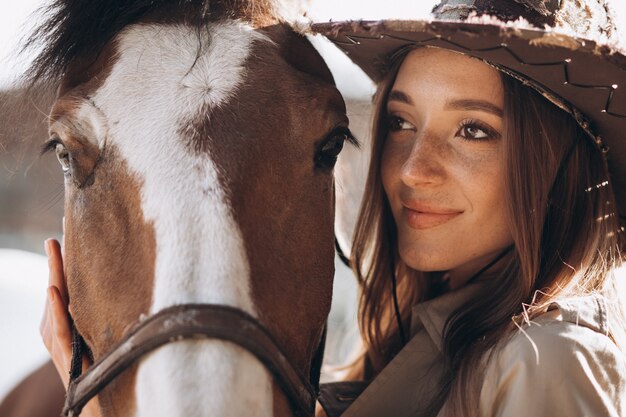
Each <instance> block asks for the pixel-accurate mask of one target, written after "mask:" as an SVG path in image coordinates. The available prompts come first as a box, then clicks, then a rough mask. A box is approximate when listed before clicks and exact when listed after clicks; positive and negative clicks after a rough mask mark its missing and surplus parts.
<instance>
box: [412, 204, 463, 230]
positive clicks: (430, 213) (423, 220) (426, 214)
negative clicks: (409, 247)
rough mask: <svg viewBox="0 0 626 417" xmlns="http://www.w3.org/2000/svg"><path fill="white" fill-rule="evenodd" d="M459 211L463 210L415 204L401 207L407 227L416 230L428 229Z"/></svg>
mask: <svg viewBox="0 0 626 417" xmlns="http://www.w3.org/2000/svg"><path fill="white" fill-rule="evenodd" d="M461 213H463V212H462V211H456V210H449V209H440V208H430V207H419V206H416V205H412V206H410V207H407V205H404V208H403V214H404V218H405V219H406V222H407V224H408V225H409V227H411V228H412V229H416V230H422V229H430V228H431V227H436V226H439V225H442V224H444V223H447V222H449V221H450V220H452V219H454V218H455V217H456V216H458V215H459V214H461Z"/></svg>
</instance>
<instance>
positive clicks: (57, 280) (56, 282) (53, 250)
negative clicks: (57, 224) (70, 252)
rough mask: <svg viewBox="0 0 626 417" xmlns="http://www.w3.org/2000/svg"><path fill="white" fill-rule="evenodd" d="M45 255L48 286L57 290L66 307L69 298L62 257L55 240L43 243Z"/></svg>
mask: <svg viewBox="0 0 626 417" xmlns="http://www.w3.org/2000/svg"><path fill="white" fill-rule="evenodd" d="M45 246H46V253H47V254H48V268H49V270H50V275H49V280H48V285H49V286H55V287H56V288H58V289H59V293H60V295H61V299H62V300H63V302H64V303H65V304H66V305H67V304H68V301H69V297H68V295H67V285H66V282H65V273H64V271H63V257H62V256H61V246H60V245H59V242H58V241H57V240H55V239H48V240H46V242H45Z"/></svg>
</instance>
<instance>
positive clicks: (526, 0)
mask: <svg viewBox="0 0 626 417" xmlns="http://www.w3.org/2000/svg"><path fill="white" fill-rule="evenodd" d="M432 14H433V17H434V18H435V19H437V20H467V19H468V17H470V16H484V15H488V16H493V17H495V18H497V19H498V20H500V21H503V22H508V21H515V20H518V19H519V18H522V19H524V20H526V21H527V22H528V23H530V24H531V25H533V26H536V27H537V28H540V29H545V28H546V26H548V27H549V28H553V29H555V30H557V31H559V32H564V33H566V34H568V35H572V36H576V37H579V38H586V39H598V40H600V39H602V40H609V39H611V38H613V37H615V36H616V31H615V24H614V18H613V13H612V11H611V8H610V5H609V2H608V1H607V0H575V1H574V0H442V1H441V2H440V3H439V4H438V5H436V6H435V7H434V8H433V10H432Z"/></svg>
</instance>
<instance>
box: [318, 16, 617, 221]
mask: <svg viewBox="0 0 626 417" xmlns="http://www.w3.org/2000/svg"><path fill="white" fill-rule="evenodd" d="M311 29H312V31H313V32H314V33H319V34H322V35H324V36H326V37H327V38H328V39H330V40H331V41H332V42H333V43H335V45H337V46H338V47H339V48H340V49H341V50H343V51H344V52H345V53H346V54H347V55H348V56H349V57H350V58H351V59H352V61H354V62H355V63H356V64H357V65H358V66H359V67H361V68H362V69H363V71H365V73H366V74H367V75H368V76H369V77H370V78H371V79H372V80H374V81H375V82H380V81H381V80H383V79H384V77H385V75H386V73H387V70H388V65H389V62H390V60H392V57H393V55H394V54H396V53H398V51H401V50H403V49H404V48H407V47H414V46H433V47H439V48H445V49H449V50H452V51H457V52H461V53H463V54H466V55H469V56H473V57H476V58H479V59H482V60H484V61H486V62H488V63H490V64H492V65H495V66H496V67H498V68H499V69H500V70H502V71H504V72H506V73H508V74H509V75H512V76H514V77H516V78H519V79H521V80H522V81H524V82H525V83H526V84H528V85H530V86H531V87H533V88H534V89H536V90H538V91H539V92H540V93H542V94H543V95H544V96H545V97H546V98H547V99H548V100H550V101H552V102H553V103H555V104H556V105H558V106H559V107H561V108H563V109H564V110H566V111H568V112H569V113H570V114H572V116H573V117H574V118H575V119H576V120H577V121H578V123H579V124H580V125H581V126H582V127H583V128H584V129H585V130H586V131H587V132H588V133H589V134H590V135H591V136H593V139H594V140H595V141H596V143H597V145H598V146H599V147H600V148H601V149H604V151H607V149H608V154H607V160H608V166H609V172H610V175H611V181H612V185H613V188H614V191H615V194H616V199H617V205H618V214H619V217H620V223H621V224H622V226H623V225H624V224H626V140H624V138H623V136H626V56H624V55H623V54H621V53H620V52H618V51H615V50H613V49H612V48H610V47H608V46H604V45H599V44H597V43H596V42H593V41H589V40H583V39H578V38H573V37H570V36H567V35H563V34H559V33H556V32H549V31H543V30H539V29H528V28H520V27H517V26H515V25H507V24H503V25H499V24H484V23H480V24H479V23H467V22H461V21H441V20H439V21H437V20H433V21H427V20H424V21H419V20H418V21H401V20H388V21H376V22H373V21H371V22H367V21H358V22H356V21H346V22H329V23H316V24H313V25H312V26H311Z"/></svg>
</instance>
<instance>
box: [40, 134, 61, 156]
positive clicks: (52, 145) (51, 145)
mask: <svg viewBox="0 0 626 417" xmlns="http://www.w3.org/2000/svg"><path fill="white" fill-rule="evenodd" d="M59 143H61V141H60V140H59V138H55V137H52V138H50V139H48V140H47V141H46V142H45V143H44V144H43V145H41V150H40V151H39V155H40V156H44V155H45V154H47V153H49V152H52V151H54V150H55V149H56V147H57V145H58V144H59Z"/></svg>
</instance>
